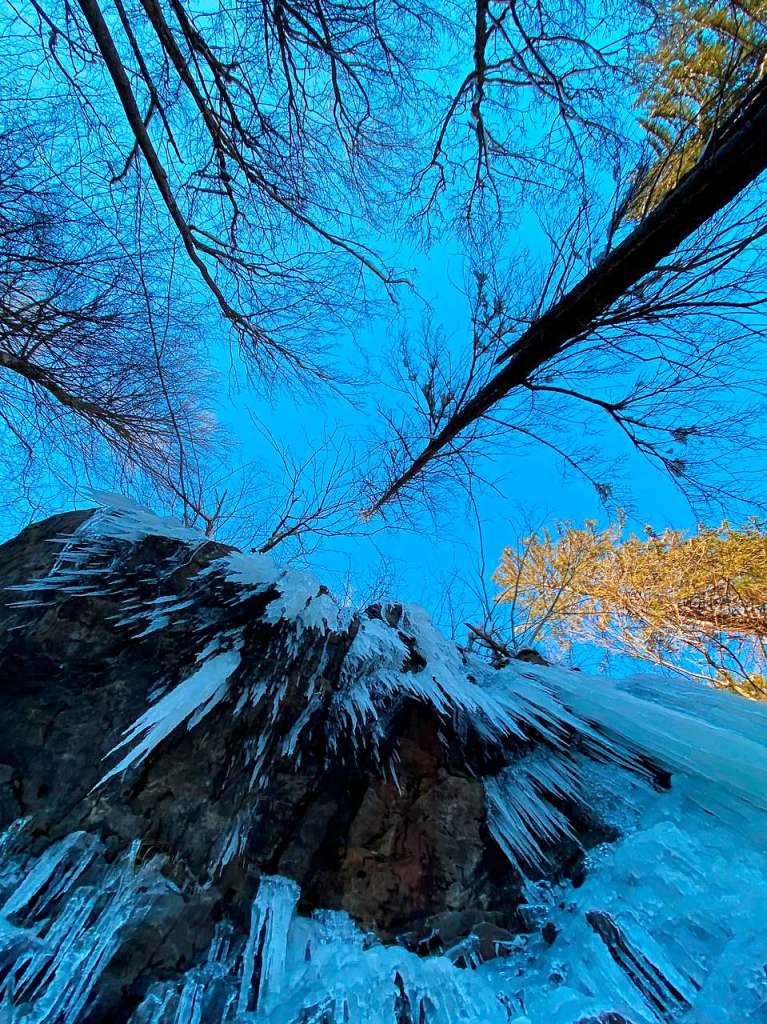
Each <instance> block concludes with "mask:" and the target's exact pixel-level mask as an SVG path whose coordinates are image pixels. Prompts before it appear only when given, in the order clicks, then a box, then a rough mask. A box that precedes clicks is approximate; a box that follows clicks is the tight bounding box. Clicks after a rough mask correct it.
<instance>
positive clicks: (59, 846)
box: [0, 495, 767, 1024]
mask: <svg viewBox="0 0 767 1024" xmlns="http://www.w3.org/2000/svg"><path fill="white" fill-rule="evenodd" d="M100 500H101V502H102V510H101V512H100V513H99V514H98V515H97V516H94V517H92V518H91V519H89V520H86V522H85V523H84V524H83V526H82V527H81V528H80V530H79V531H78V532H77V533H76V534H74V535H72V536H70V537H68V538H63V539H62V548H61V551H60V555H59V558H58V560H57V562H56V565H55V566H54V569H53V570H52V571H51V572H50V573H49V574H48V575H47V576H46V577H45V578H44V579H42V580H39V581H36V582H35V583H31V584H29V585H27V586H26V587H24V588H21V589H20V592H19V601H20V602H21V603H33V604H36V603H37V602H44V601H45V600H46V599H47V596H48V595H50V594H54V593H60V592H61V591H62V590H64V591H66V592H67V593H68V594H81V595H83V594H100V593H105V592H113V593H119V595H120V604H121V608H122V613H121V619H120V622H121V623H122V625H121V628H124V629H126V630H129V631H133V634H134V635H136V636H139V635H144V636H146V635H151V633H152V632H155V631H161V630H163V629H166V628H168V625H169V623H170V622H172V621H173V619H174V616H176V617H177V616H183V617H184V621H185V622H186V621H187V620H188V622H189V641H190V644H193V645H196V646H195V648H194V658H193V659H192V662H191V666H192V667H191V668H190V670H189V671H188V673H187V674H186V676H185V677H184V678H183V679H182V680H181V681H180V682H179V683H178V684H177V685H175V686H173V687H171V688H167V687H164V684H163V681H162V680H160V679H158V681H157V684H158V689H157V692H156V694H155V695H154V697H153V700H152V701H151V702H150V703H149V705H148V707H147V708H146V709H145V711H144V712H143V713H142V714H141V715H140V716H139V717H138V718H137V719H136V721H135V722H134V723H133V724H132V725H131V726H130V727H129V728H128V730H127V732H126V733H125V735H124V738H123V740H122V742H121V743H120V745H119V750H115V751H113V752H112V758H111V760H110V762H109V763H108V764H107V765H106V766H105V768H104V772H103V776H102V779H101V783H100V785H101V786H102V787H106V786H115V785H120V784H122V783H123V781H125V780H128V781H129V780H130V778H131V776H132V775H133V774H134V773H135V772H136V771H137V770H139V767H140V765H141V764H142V762H144V761H145V760H146V759H147V758H150V757H151V755H152V753H153V752H154V751H155V750H156V749H158V748H159V747H160V746H161V745H162V744H164V743H166V742H167V740H168V737H169V736H171V735H172V734H173V733H174V731H176V730H181V729H185V730H195V729H204V728H205V723H206V721H207V720H208V718H209V716H211V715H213V713H214V712H215V714H216V715H227V716H229V718H230V720H231V722H232V726H233V727H234V724H235V723H236V722H237V721H238V720H239V718H240V716H241V715H242V714H243V711H244V709H245V708H246V707H249V708H251V709H256V710H257V711H258V712H259V716H260V717H259V718H258V721H259V722H260V723H261V729H260V732H259V734H258V735H252V736H249V737H248V738H247V742H246V745H245V746H246V750H245V756H246V758H247V763H248V769H249V773H250V785H251V786H252V787H253V788H255V789H258V787H259V786H263V785H264V783H265V780H266V779H267V778H268V777H269V772H270V770H271V767H272V764H273V762H274V761H275V760H276V759H277V758H281V759H283V760H285V759H287V760H288V761H289V762H292V763H294V764H296V765H298V764H300V760H301V756H302V749H303V745H304V741H305V739H306V737H307V736H309V735H311V736H312V737H313V739H314V740H315V744H316V741H317V737H318V736H320V738H321V741H322V742H321V744H320V746H321V748H322V749H324V750H325V751H326V756H327V758H328V759H332V758H333V757H335V756H336V755H337V753H338V752H339V751H342V750H343V751H346V752H347V753H345V754H344V756H348V750H350V749H351V750H352V751H354V750H356V751H358V752H359V753H360V756H361V753H362V751H365V752H367V754H368V755H372V758H373V761H374V762H375V763H376V764H377V765H378V768H379V770H380V771H381V773H382V774H384V775H388V776H390V777H392V778H395V779H396V775H397V757H396V751H395V752H392V751H390V750H388V749H384V747H383V746H381V740H382V737H383V735H384V728H383V723H384V721H385V720H386V716H388V715H389V714H390V713H391V710H392V708H393V707H394V706H396V704H397V702H398V701H401V700H403V699H407V700H412V701H416V702H420V703H421V704H422V705H424V706H428V707H430V708H432V709H435V710H436V712H437V713H438V714H439V715H440V716H441V717H442V718H443V719H444V720H445V721H446V722H448V721H449V722H450V723H451V724H452V726H453V727H454V728H455V729H456V731H457V732H458V733H459V734H460V733H461V730H462V729H468V728H471V729H473V730H475V732H476V734H477V735H479V736H480V737H482V738H483V740H484V741H486V742H487V744H488V745H489V746H490V747H492V748H493V749H495V750H496V751H499V752H501V751H504V750H508V751H511V750H512V749H513V750H514V753H513V756H512V754H511V753H509V755H508V757H507V758H506V763H505V765H504V766H498V765H496V766H495V767H494V768H493V769H492V772H491V773H490V772H489V773H488V774H487V775H486V776H485V777H484V778H483V785H484V791H485V794H486V808H487V828H488V830H489V834H490V835H491V836H492V837H493V840H494V841H495V843H497V847H498V850H499V851H500V854H501V855H503V856H505V857H506V858H508V860H509V862H510V863H511V864H513V865H514V868H515V870H517V871H518V872H519V874H520V875H521V876H522V878H523V879H524V893H525V902H524V904H523V905H522V906H521V907H520V908H519V916H520V920H521V921H522V922H523V926H521V927H520V929H519V930H518V932H517V934H516V935H515V936H514V937H513V939H512V940H510V941H509V940H504V941H498V942H496V943H495V948H494V949H493V950H492V951H491V953H488V939H487V937H486V936H485V937H484V938H483V937H482V936H481V935H476V936H473V935H469V936H468V938H466V939H463V940H462V941H461V942H460V943H459V944H458V945H457V946H456V947H454V948H445V949H441V950H440V951H439V952H438V953H435V954H434V955H430V956H419V955H416V953H414V952H411V951H408V949H406V948H404V947H403V946H402V945H399V944H397V943H393V944H384V943H383V942H381V941H380V939H378V938H377V937H376V936H375V935H373V934H369V933H363V932H362V931H361V930H360V929H359V928H358V927H357V926H356V925H355V923H354V922H353V921H352V920H351V919H350V918H349V917H348V916H347V915H346V914H345V913H343V912H340V911H330V910H314V911H313V912H312V913H309V914H306V913H303V912H299V911H300V906H301V904H300V897H301V893H300V891H299V888H298V886H297V885H296V883H295V882H294V881H292V880H290V879H288V878H283V877H280V876H275V875H271V874H263V875H261V877H260V879H259V880H258V885H257V888H256V891H255V895H254V897H253V901H252V905H251V913H250V919H249V922H247V923H243V922H241V921H240V922H238V921H235V920H228V919H224V920H221V921H220V922H219V923H218V924H217V926H216V931H215V935H214V937H213V939H212V941H211V944H210V947H209V949H208V951H207V953H206V954H205V955H204V956H202V957H201V958H199V960H198V961H197V962H195V963H193V964H190V965H186V966H185V967H184V968H183V969H179V970H178V972H176V974H175V975H174V976H172V977H167V978H163V979H158V980H156V981H154V982H153V983H152V984H151V985H150V986H149V988H148V989H147V990H146V991H144V992H143V993H142V994H141V998H140V1000H139V1001H138V1002H137V1005H136V1006H135V1008H133V1009H132V1011H131V1014H130V1018H129V1019H130V1021H131V1022H132V1024H229V1022H242V1024H247V1022H250V1024H267V1022H269V1024H454V1022H462V1021H463V1022H467V1024H471V1022H474V1024H496V1022H497V1024H510V1022H513V1024H625V1022H629V1024H668V1022H672V1021H673V1022H678V1024H759V1022H767V928H765V925H764V915H765V908H767V853H765V845H766V840H767V709H765V707H764V706H762V705H758V704H754V703H751V702H746V701H745V700H742V699H740V698H737V697H733V696H730V695H727V694H720V693H716V692H713V691H709V690H706V689H704V688H702V687H699V686H693V685H689V684H685V683H682V682H679V683H673V684H671V683H670V682H669V681H668V680H664V679H656V678H654V677H651V676H646V677H637V678H634V679H622V680H614V679H607V678H601V677H590V676H586V675H585V674H583V673H576V672H570V671H566V670H562V669H556V668H546V667H539V666H533V665H529V664H526V663H516V664H512V665H510V666H509V667H508V668H505V669H502V670H495V669H491V668H490V667H488V666H487V665H485V664H483V663H482V662H480V661H477V660H474V659H471V658H468V657H466V656H465V655H464V654H462V653H461V652H460V651H458V650H457V649H456V647H455V646H454V645H452V644H450V643H449V642H447V641H446V640H444V639H443V638H442V637H441V636H440V635H439V634H438V632H437V631H436V630H435V629H434V627H433V626H432V625H431V623H430V622H429V620H428V617H427V616H426V615H425V613H424V612H422V611H421V610H420V609H417V608H411V607H407V606H404V607H403V606H399V605H390V606H387V607H385V608H384V609H383V610H381V612H380V614H376V615H370V616H368V617H360V618H356V619H355V618H347V619H344V618H343V616H342V615H341V613H340V611H339V609H338V608H337V607H336V606H335V604H334V602H333V600H332V598H331V597H330V595H329V594H327V592H326V591H325V590H324V589H323V588H321V587H319V586H318V584H317V583H316V582H315V581H314V580H312V579H311V578H310V577H308V576H306V575H305V574H299V573H292V572H290V571H285V570H281V569H279V568H278V567H277V566H275V565H274V564H273V563H272V562H271V561H270V560H269V559H267V558H265V557H263V556H253V557H252V558H251V557H249V556H245V555H242V554H241V553H239V552H231V553H225V554H223V555H222V556H221V557H220V558H217V559H216V560H215V561H214V562H213V563H212V564H210V565H207V566H206V567H205V568H204V569H202V570H200V575H201V576H202V575H204V578H205V580H206V581H207V582H208V583H209V582H210V580H211V579H214V580H215V581H216V582H217V585H220V587H221V589H222V594H223V596H222V603H223V605H224V606H227V607H234V606H236V605H237V604H241V603H242V602H245V601H248V600H252V599H254V597H259V596H260V597H261V598H262V599H263V600H264V601H265V602H266V604H265V610H264V611H263V615H264V618H265V620H266V621H268V622H271V623H275V622H280V621H282V622H285V623H288V624H289V625H290V636H291V637H292V640H291V642H292V643H298V642H299V640H300V637H301V636H302V634H304V633H305V631H314V632H315V633H317V634H318V635H323V636H325V635H329V634H330V633H332V632H333V631H341V630H346V631H347V634H348V638H349V642H348V644H347V647H346V649H345V652H344V656H343V663H342V665H341V667H340V672H339V681H340V682H339V685H338V686H337V687H336V688H335V689H334V690H333V691H332V692H329V693H328V692H326V688H325V684H324V682H323V680H324V679H325V677H324V674H323V673H324V671H325V669H326V665H325V661H324V660H323V659H324V658H325V657H327V655H326V654H323V657H322V658H321V659H320V661H319V663H318V664H316V665H314V667H313V669H312V671H311V673H309V675H308V676H307V678H306V680H305V686H304V691H303V702H302V703H301V704H299V705H297V704H296V703H295V701H293V703H292V704H289V705H288V704H287V703H286V702H287V693H288V682H287V680H285V679H282V678H274V677H271V678H263V679H259V678H249V677H244V676H243V674H242V672H241V657H240V648H241V644H242V642H243V639H242V634H241V631H238V630H237V629H232V628H230V626H228V625H227V624H226V623H223V624H220V625H219V627H216V624H215V623H214V624H213V625H211V623H209V622H207V621H203V620H198V619H196V618H195V617H194V612H195V602H194V600H193V599H189V598H186V599H185V600H183V601H179V600H176V599H174V598H173V597H171V596H166V597H164V598H162V599H155V600H153V601H152V602H149V603H142V602H140V601H139V600H138V599H137V598H136V596H135V594H133V593H132V591H131V586H130V581H126V580H125V579H123V577H122V576H121V572H120V564H119V557H117V556H116V549H115V544H116V543H117V544H118V545H119V544H133V543H136V542H138V541H140V540H141V539H143V538H145V537H149V536H159V537H166V538H168V539H170V540H173V541H177V542H179V543H180V544H181V545H182V547H183V550H185V551H186V552H187V555H188V557H189V558H190V559H191V558H192V557H193V553H194V552H195V551H196V550H198V549H199V547H200V546H201V545H204V544H205V543H206V541H205V539H204V538H201V537H199V536H198V535H196V534H194V533H193V531H189V530H187V529H186V528H184V527H182V526H180V525H179V524H176V523H173V522H171V521H168V520H164V519H160V518H158V517H156V516H153V515H152V514H151V513H148V512H146V511H145V510H142V509H139V508H137V507H136V506H134V505H132V504H131V503H129V502H127V501H125V500H124V499H115V498H112V497H110V496H104V495H102V496H100ZM285 714H288V715H289V720H288V722H287V727H285V723H284V722H283V723H282V727H281V728H280V729H279V730H278V729H277V728H276V726H275V723H276V722H277V721H278V719H280V716H281V715H283V716H284V715H285ZM661 775H662V776H663V779H660V776H661ZM659 781H661V782H662V783H663V784H662V785H659V784H658V783H659ZM579 808H581V809H583V811H584V812H585V811H586V810H588V809H593V808H599V812H600V818H601V820H602V822H603V823H604V825H605V826H606V827H607V828H608V829H609V830H611V833H610V841H602V842H598V843H597V844H596V845H594V846H593V847H592V848H590V849H589V850H588V852H587V853H586V857H585V870H584V871H583V872H582V873H581V874H580V875H579V876H577V877H561V878H559V879H555V880H554V881H551V880H547V878H546V864H547V859H548V857H549V855H550V851H551V849H552V848H553V847H554V846H555V845H556V843H558V842H559V841H565V842H571V843H575V844H577V843H578V842H579V840H578V837H577V835H576V834H575V833H574V831H573V828H572V824H571V821H572V817H573V813H577V812H578V809H579ZM565 809H568V813H565ZM573 809H575V810H573ZM249 828H250V822H249V820H248V816H247V813H245V812H243V814H242V816H241V817H239V818H237V819H235V820H233V821H232V823H231V829H230V831H229V833H228V834H226V835H222V836H221V841H220V844H219V845H218V847H217V849H215V850H211V872H212V875H213V876H214V877H215V876H216V874H217V873H218V872H220V871H221V870H223V868H224V867H225V866H226V865H227V864H228V863H230V862H232V861H233V860H234V859H236V858H237V857H238V856H239V855H240V854H241V852H242V851H243V849H244V848H245V845H246V840H247V832H248V829H249ZM28 829H29V824H28V823H24V822H19V823H17V825H16V826H14V827H13V829H12V830H11V831H10V832H9V833H7V834H6V835H5V836H3V837H1V838H0V1022H1V1024H22V1022H24V1024H75V1022H76V1021H79V1020H84V1021H85V1020H88V1019H95V1020H98V1019H99V1018H98V1012H97V1008H98V999H99V991H100V988H99V986H100V985H101V984H102V982H103V979H104V978H105V977H106V976H107V973H108V969H109V964H110V961H111V959H112V958H113V957H114V956H115V955H116V954H117V952H118V951H119V950H121V949H122V948H123V946H124V945H125V944H129V943H130V942H131V941H132V939H131V936H132V935H133V934H134V932H135V929H136V928H137V927H138V925H139V923H140V922H141V921H142V920H143V919H144V918H145V917H146V915H147V914H150V913H151V908H152V906H153V905H154V903H155V902H156V901H157V900H160V899H162V898H164V897H167V895H168V893H169V892H172V891H173V890H174V888H175V883H174V882H172V881H171V880H170V877H169V875H168V873H167V872H166V871H165V869H164V866H163V862H162V858H160V857H158V856H150V857H148V858H147V857H145V856H142V855H141V853H140V851H139V849H138V848H137V846H134V847H133V848H131V849H130V850H127V851H124V852H123V853H121V854H120V855H119V856H118V857H117V858H116V859H114V858H113V859H112V860H111V863H110V862H108V861H107V859H105V857H104V856H103V854H104V849H103V845H102V844H101V841H100V840H99V839H97V838H96V837H94V836H92V835H90V834H88V833H87V832H74V833H72V834H70V835H68V836H65V837H63V838H61V839H58V840H57V841H56V842H54V843H52V844H51V845H48V846H47V847H46V848H44V849H42V850H41V851H34V852H33V851H32V850H31V849H30V848H29V847H28V846H27V845H25V843H24V841H23V840H24V836H25V834H26V833H27V831H28ZM493 954H498V955H493ZM94 1007H95V1008H96V1009H94ZM89 1013H90V1014H92V1016H91V1017H90V1018H89V1017H88V1014H89Z"/></svg>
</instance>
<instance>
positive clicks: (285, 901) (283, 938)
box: [237, 875, 299, 1013]
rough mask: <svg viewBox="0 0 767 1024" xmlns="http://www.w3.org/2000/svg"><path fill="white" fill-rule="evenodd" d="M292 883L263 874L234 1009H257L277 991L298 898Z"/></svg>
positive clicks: (276, 876)
mask: <svg viewBox="0 0 767 1024" xmlns="http://www.w3.org/2000/svg"><path fill="white" fill-rule="evenodd" d="M298 895H299V890H298V886H297V885H296V884H295V882H291V881H290V880H289V879H287V878H281V877H280V876H278V875H274V876H271V875H262V877H261V880H260V882H259V886H258V892H257V894H256V898H255V899H254V901H253V907H252V910H251V918H250V933H249V935H248V941H247V944H246V946H245V951H244V953H243V966H242V977H241V982H240V995H239V999H238V1001H237V1012H238V1013H245V1012H246V1011H247V1010H248V1009H251V1008H253V1009H259V1008H260V1007H262V1006H263V1004H264V1003H265V1002H266V1001H268V999H269V997H270V996H273V995H274V994H276V993H277V992H279V991H280V987H281V985H282V978H283V975H284V972H285V957H286V952H287V945H288V928H289V927H290V920H291V918H292V916H293V910H294V908H295V905H296V902H297V900H298Z"/></svg>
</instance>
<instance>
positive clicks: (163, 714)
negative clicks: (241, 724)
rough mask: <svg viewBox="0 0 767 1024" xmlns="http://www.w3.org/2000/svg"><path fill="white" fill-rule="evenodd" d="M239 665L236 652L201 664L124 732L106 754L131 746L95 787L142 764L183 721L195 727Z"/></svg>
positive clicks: (218, 698)
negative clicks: (121, 737)
mask: <svg viewBox="0 0 767 1024" xmlns="http://www.w3.org/2000/svg"><path fill="white" fill-rule="evenodd" d="M239 664H240V652H239V650H236V649H235V650H228V651H222V652H221V653H220V654H215V655H212V656H211V657H209V658H208V659H207V660H206V661H203V662H202V664H201V665H200V667H199V668H198V669H197V671H196V672H193V673H192V675H190V676H188V677H187V678H186V679H184V680H183V681H182V682H180V683H179V684H178V686H176V687H174V689H172V690H171V691H170V693H167V694H166V695H165V696H164V697H162V698H161V699H160V700H158V701H157V703H156V704H153V705H152V706H151V707H150V708H148V709H147V710H146V711H145V712H144V714H143V715H141V716H140V717H139V718H138V719H137V720H136V721H135V722H134V723H133V725H132V726H131V727H130V728H129V729H128V730H127V731H126V733H125V736H124V737H123V739H122V740H120V742H119V743H118V744H117V746H116V747H114V748H113V749H112V750H110V752H109V754H114V753H115V752H116V751H118V750H120V749H122V748H123V747H125V746H130V745H131V744H133V746H132V747H131V749H130V750H129V751H128V753H127V754H125V756H124V757H123V758H122V760H120V761H118V763H117V764H116V765H115V766H114V767H113V768H110V769H109V771H108V772H107V773H106V775H104V776H103V778H102V779H101V780H100V782H98V783H97V786H103V785H104V783H106V782H108V781H109V779H111V778H112V777H113V776H115V775H119V774H120V772H122V771H125V770H126V769H127V768H132V767H135V766H136V765H138V764H141V762H142V761H143V760H144V759H145V758H146V757H147V756H148V755H149V754H150V753H151V751H152V750H154V749H155V747H157V746H158V744H159V743H161V742H162V740H164V739H165V738H166V737H167V736H169V735H170V734H171V733H172V732H173V730H174V729H176V728H177V727H178V726H179V725H181V723H182V722H184V721H187V720H188V728H190V729H191V728H193V727H194V726H195V725H197V724H198V723H199V722H200V721H201V720H202V719H203V718H204V717H205V715H207V714H208V713H209V712H210V711H211V710H212V709H213V708H214V707H215V706H216V705H217V704H218V703H219V702H220V701H221V700H222V699H223V698H224V696H225V695H226V692H227V687H228V683H229V678H230V676H231V675H232V673H233V672H234V671H235V670H236V669H237V667H238V666H239ZM107 756H109V755H107Z"/></svg>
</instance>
